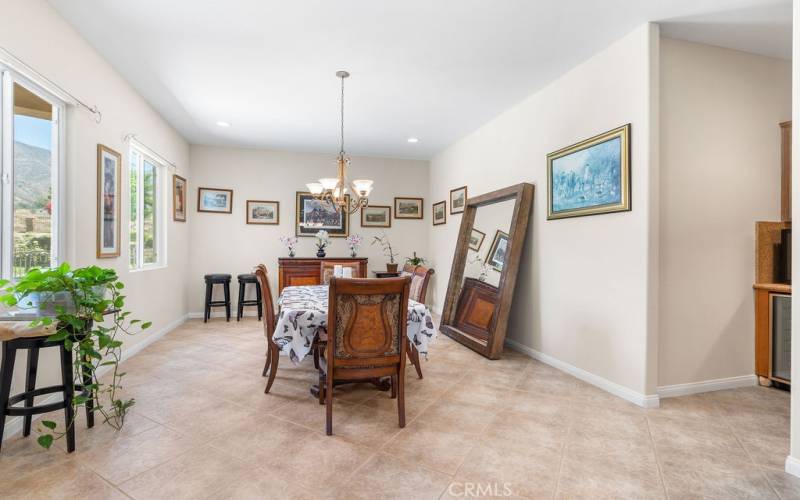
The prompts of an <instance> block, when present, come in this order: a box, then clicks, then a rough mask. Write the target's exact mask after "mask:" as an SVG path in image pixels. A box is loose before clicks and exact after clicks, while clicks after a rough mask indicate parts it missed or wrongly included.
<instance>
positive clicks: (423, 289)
mask: <svg viewBox="0 0 800 500" xmlns="http://www.w3.org/2000/svg"><path fill="white" fill-rule="evenodd" d="M433 273H434V271H433V269H431V268H429V267H425V266H414V265H411V264H406V265H405V266H403V275H404V276H410V277H411V286H410V288H409V292H408V293H409V298H410V299H411V300H414V301H416V302H419V303H420V304H425V295H426V294H427V293H428V282H429V281H430V280H431V276H432V275H433ZM408 343H409V349H408V350H407V351H406V352H407V353H408V359H409V361H411V364H412V365H414V368H415V369H416V370H417V376H418V377H419V378H422V364H421V363H420V361H419V351H418V350H417V347H416V346H415V345H414V344H413V342H411V341H410V340H409V342H408Z"/></svg>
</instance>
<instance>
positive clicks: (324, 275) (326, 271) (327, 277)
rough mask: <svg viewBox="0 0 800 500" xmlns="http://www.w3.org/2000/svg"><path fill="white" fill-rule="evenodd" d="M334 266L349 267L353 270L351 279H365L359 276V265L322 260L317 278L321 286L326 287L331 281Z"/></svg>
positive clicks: (356, 263)
mask: <svg viewBox="0 0 800 500" xmlns="http://www.w3.org/2000/svg"><path fill="white" fill-rule="evenodd" d="M335 266H342V267H349V268H350V269H352V270H353V278H365V276H361V274H360V269H361V265H360V264H359V263H358V262H349V261H346V260H345V261H340V262H337V261H335V260H323V261H322V262H321V263H320V265H319V278H320V282H321V283H322V284H323V285H327V284H328V283H329V282H330V281H331V278H332V277H333V269H334V267H335Z"/></svg>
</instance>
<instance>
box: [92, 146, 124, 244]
mask: <svg viewBox="0 0 800 500" xmlns="http://www.w3.org/2000/svg"><path fill="white" fill-rule="evenodd" d="M121 195H122V155H121V154H119V153H117V152H116V151H114V150H113V149H111V148H109V147H107V146H104V145H102V144H98V145H97V258H98V259H110V258H114V257H119V256H120V254H121V248H122V244H121V242H120V236H121V225H122V220H121V218H120V207H121V203H122V196H121Z"/></svg>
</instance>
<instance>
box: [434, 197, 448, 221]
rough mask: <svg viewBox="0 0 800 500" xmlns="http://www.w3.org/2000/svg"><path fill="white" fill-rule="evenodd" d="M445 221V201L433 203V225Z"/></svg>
mask: <svg viewBox="0 0 800 500" xmlns="http://www.w3.org/2000/svg"><path fill="white" fill-rule="evenodd" d="M445 223H447V201H446V200H442V201H440V202H438V203H434V204H433V225H434V226H439V225H442V224H445Z"/></svg>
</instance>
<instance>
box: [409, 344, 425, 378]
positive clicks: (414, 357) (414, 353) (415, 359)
mask: <svg viewBox="0 0 800 500" xmlns="http://www.w3.org/2000/svg"><path fill="white" fill-rule="evenodd" d="M408 346H409V348H408V349H406V354H407V355H408V360H409V361H411V364H412V365H414V368H416V369H417V376H418V377H419V378H422V366H421V365H420V362H419V351H418V350H417V347H416V346H415V345H414V344H413V343H411V342H409V343H408Z"/></svg>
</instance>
